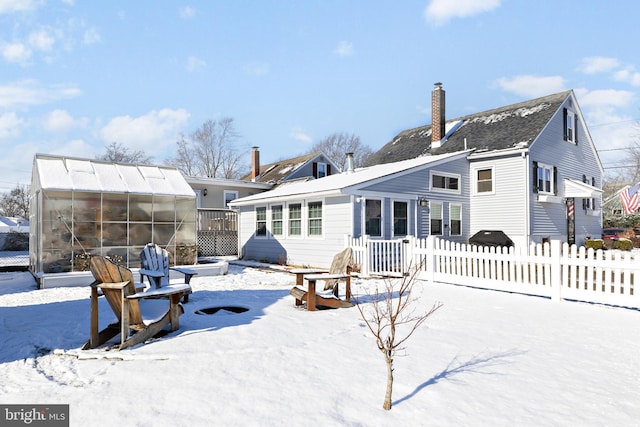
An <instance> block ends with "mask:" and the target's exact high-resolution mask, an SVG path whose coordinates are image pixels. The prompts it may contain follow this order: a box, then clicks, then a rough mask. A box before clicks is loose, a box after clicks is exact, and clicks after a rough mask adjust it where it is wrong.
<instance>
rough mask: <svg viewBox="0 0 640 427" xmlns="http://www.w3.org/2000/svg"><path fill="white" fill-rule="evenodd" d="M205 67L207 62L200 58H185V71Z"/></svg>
mask: <svg viewBox="0 0 640 427" xmlns="http://www.w3.org/2000/svg"><path fill="white" fill-rule="evenodd" d="M205 68H207V63H206V62H205V61H203V60H202V59H200V58H196V57H195V56H190V57H189V58H187V71H189V72H191V73H192V72H194V71H201V70H204V69H205Z"/></svg>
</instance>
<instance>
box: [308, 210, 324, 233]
mask: <svg viewBox="0 0 640 427" xmlns="http://www.w3.org/2000/svg"><path fill="white" fill-rule="evenodd" d="M307 207H308V212H309V236H322V202H309V205H308V206H307Z"/></svg>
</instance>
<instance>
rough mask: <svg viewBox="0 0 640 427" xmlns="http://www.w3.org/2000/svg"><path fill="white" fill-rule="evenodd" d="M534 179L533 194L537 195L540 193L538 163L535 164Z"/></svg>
mask: <svg viewBox="0 0 640 427" xmlns="http://www.w3.org/2000/svg"><path fill="white" fill-rule="evenodd" d="M532 178H533V186H532V188H533V193H534V194H535V193H537V192H538V162H533V174H532Z"/></svg>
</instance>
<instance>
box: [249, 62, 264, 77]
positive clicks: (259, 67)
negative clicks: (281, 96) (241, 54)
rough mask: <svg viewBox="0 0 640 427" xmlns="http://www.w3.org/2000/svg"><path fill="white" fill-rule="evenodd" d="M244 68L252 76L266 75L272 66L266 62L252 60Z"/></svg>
mask: <svg viewBox="0 0 640 427" xmlns="http://www.w3.org/2000/svg"><path fill="white" fill-rule="evenodd" d="M244 70H245V72H246V73H247V74H249V75H251V76H264V75H265V74H268V73H269V70H270V67H269V64H267V63H266V62H252V63H250V64H248V65H247V66H245V67H244Z"/></svg>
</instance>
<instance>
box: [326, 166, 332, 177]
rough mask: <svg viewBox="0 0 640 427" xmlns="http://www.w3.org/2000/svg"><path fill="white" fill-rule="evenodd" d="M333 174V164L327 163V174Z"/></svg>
mask: <svg viewBox="0 0 640 427" xmlns="http://www.w3.org/2000/svg"><path fill="white" fill-rule="evenodd" d="M329 175H331V165H329V164H327V176H329Z"/></svg>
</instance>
